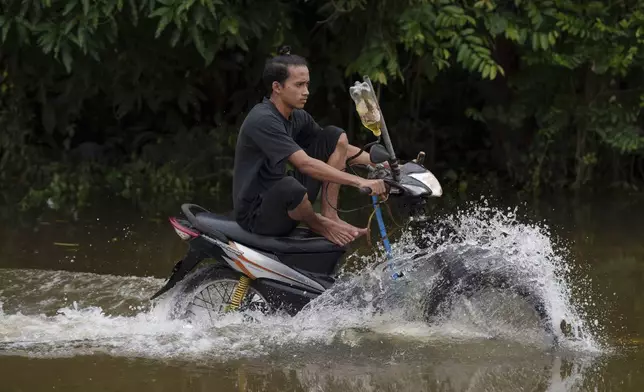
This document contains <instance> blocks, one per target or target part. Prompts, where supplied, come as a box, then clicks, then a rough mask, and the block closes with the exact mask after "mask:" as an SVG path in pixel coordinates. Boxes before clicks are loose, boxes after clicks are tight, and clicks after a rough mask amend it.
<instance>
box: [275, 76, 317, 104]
mask: <svg viewBox="0 0 644 392" xmlns="http://www.w3.org/2000/svg"><path fill="white" fill-rule="evenodd" d="M288 73H289V75H288V78H286V80H285V81H284V84H283V85H280V84H279V83H277V82H274V83H273V86H274V88H273V91H275V92H277V94H278V95H279V97H280V99H281V100H282V102H284V103H285V104H286V105H288V106H289V107H291V108H297V109H302V108H303V107H304V104H305V103H306V100H307V99H308V98H309V69H308V68H307V67H306V66H290V67H288ZM275 85H277V86H275Z"/></svg>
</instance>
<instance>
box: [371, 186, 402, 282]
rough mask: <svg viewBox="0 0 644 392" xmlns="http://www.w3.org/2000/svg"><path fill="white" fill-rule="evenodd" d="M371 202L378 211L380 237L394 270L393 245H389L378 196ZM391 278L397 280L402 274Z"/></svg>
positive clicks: (372, 198)
mask: <svg viewBox="0 0 644 392" xmlns="http://www.w3.org/2000/svg"><path fill="white" fill-rule="evenodd" d="M371 201H372V202H373V208H374V210H375V211H376V220H378V228H379V229H380V237H381V238H382V244H383V245H384V246H385V252H386V253H387V260H389V261H390V262H389V269H391V270H393V268H394V266H393V263H391V259H392V258H393V256H392V255H391V244H390V243H389V237H387V229H386V228H385V221H384V220H383V219H382V211H381V210H380V204H378V196H371ZM391 277H392V278H393V279H397V278H399V277H400V274H398V273H397V272H394V273H393V274H392V275H391Z"/></svg>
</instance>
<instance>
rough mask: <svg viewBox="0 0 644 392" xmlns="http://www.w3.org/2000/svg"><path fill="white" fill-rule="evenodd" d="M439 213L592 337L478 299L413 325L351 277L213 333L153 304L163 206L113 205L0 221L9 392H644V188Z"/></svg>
mask: <svg viewBox="0 0 644 392" xmlns="http://www.w3.org/2000/svg"><path fill="white" fill-rule="evenodd" d="M222 210H225V206H224V207H220V208H219V209H217V208H215V209H214V211H217V212H221V211H222ZM177 211H178V206H177ZM433 211H434V213H435V214H436V215H435V216H437V217H440V218H441V219H444V220H446V221H450V222H453V226H454V227H455V228H456V229H457V230H458V231H459V232H460V233H461V236H460V237H459V239H458V240H454V241H460V242H462V244H467V245H470V246H471V245H473V244H479V243H481V244H484V246H485V247H486V248H487V249H488V250H490V251H492V252H494V253H495V254H496V255H497V256H498V257H496V258H495V259H494V261H493V263H496V264H494V265H491V267H489V266H488V264H485V263H492V261H490V260H469V261H468V262H469V263H471V264H472V265H480V268H498V267H499V265H498V263H503V264H505V265H504V266H503V267H504V268H505V267H508V268H513V269H514V270H516V272H517V274H521V276H523V279H524V281H525V283H526V284H531V285H533V286H534V287H535V290H540V292H542V293H543V296H544V298H545V299H546V300H547V303H548V304H549V305H550V308H549V309H550V311H551V312H552V316H553V317H554V319H557V320H559V319H560V318H565V319H566V320H567V321H572V322H573V323H574V324H575V326H577V327H578V328H579V329H580V330H582V332H583V333H582V334H581V336H578V337H577V338H576V339H575V340H574V341H572V340H571V341H564V342H563V344H561V346H559V347H557V348H552V347H550V346H548V345H545V344H543V343H542V341H541V338H540V336H541V335H540V332H539V331H538V330H537V329H536V327H535V326H533V325H530V324H529V323H526V324H525V325H524V324H519V325H518V326H516V325H515V326H510V323H509V321H508V318H511V317H515V316H517V314H519V313H521V312H522V311H523V310H522V309H520V308H514V309H511V310H510V311H507V309H506V311H504V312H502V311H497V309H495V308H494V309H491V308H489V307H488V308H486V310H481V309H478V310H477V309H476V306H474V310H472V309H469V308H468V309H469V310H465V311H462V312H455V314H454V315H452V316H450V317H446V318H445V319H444V320H442V321H441V322H439V323H436V324H434V325H428V324H426V323H423V322H421V321H418V320H414V319H413V317H411V318H410V317H408V316H409V314H410V313H413V311H414V307H413V304H412V303H411V302H413V301H404V300H402V301H401V302H395V301H394V300H389V301H390V302H391V301H394V302H393V303H388V304H387V310H386V311H384V312H380V313H377V314H374V312H372V311H369V310H368V309H367V310H365V309H362V308H357V307H354V306H352V304H353V302H352V300H353V298H350V297H349V296H348V294H347V293H348V292H351V290H344V289H343V288H342V287H341V286H338V287H340V288H338V289H337V290H332V291H331V292H330V293H329V295H327V296H324V295H323V296H321V297H320V298H318V300H319V301H317V303H314V304H313V306H311V308H309V309H306V310H305V311H303V312H302V313H300V314H298V315H296V316H295V317H287V316H281V315H273V316H265V317H259V319H258V322H256V323H248V322H247V321H246V320H245V319H244V318H243V317H242V316H241V315H239V314H228V315H226V316H225V317H222V319H221V320H217V322H216V324H215V325H214V326H210V327H208V328H203V327H200V326H198V325H192V324H189V323H186V322H184V321H179V320H172V319H169V318H168V311H167V304H166V303H164V302H163V301H161V302H160V303H158V304H154V305H153V304H151V303H150V301H149V300H148V299H149V297H150V296H151V295H152V294H153V293H154V292H155V291H156V290H158V289H159V288H160V287H161V286H162V285H163V284H164V279H165V277H166V276H167V274H168V273H169V272H170V270H171V269H172V266H173V265H174V263H175V262H176V261H177V260H178V259H180V258H181V257H182V255H183V253H184V251H185V249H186V245H185V244H184V243H182V242H181V241H180V240H179V238H178V237H177V236H176V234H175V233H174V231H173V230H172V228H171V226H170V225H169V224H168V223H167V220H166V216H165V215H164V214H161V215H160V216H159V217H158V218H154V219H152V218H150V217H149V216H142V215H141V214H140V213H136V212H134V210H133V209H131V208H128V207H125V206H113V205H110V206H107V205H105V206H95V208H93V209H92V210H89V211H86V212H83V213H81V214H80V215H79V216H78V219H77V220H73V219H65V218H62V217H61V216H57V215H56V214H55V213H53V212H52V213H50V214H48V215H47V216H46V217H45V218H43V219H41V220H39V221H38V222H29V221H27V222H22V224H20V225H18V224H16V225H14V224H9V223H5V224H4V225H2V227H0V374H1V375H2V377H1V383H2V384H1V385H2V387H0V390H2V391H52V390H65V391H88V390H91V391H271V392H272V391H420V390H423V391H569V390H570V391H641V390H644V292H643V291H642V290H641V287H644V234H643V233H644V219H643V214H642V212H643V211H644V201H642V200H641V198H640V199H639V200H638V199H636V198H635V197H625V196H622V197H611V198H604V199H603V200H592V201H572V200H563V201H561V200H551V201H545V200H540V201H539V203H533V202H530V203H519V202H516V201H514V200H513V199H512V198H507V199H505V200H504V201H503V202H499V201H481V200H477V201H475V202H468V203H466V202H461V203H456V204H454V203H447V202H445V201H443V200H437V201H436V208H435V209H434V210H433ZM364 218H365V217H364V215H358V216H356V217H354V218H353V219H352V223H359V222H364V221H365V220H364ZM403 234H405V235H403V236H402V238H400V239H399V240H398V242H397V244H398V246H397V247H396V255H397V256H396V262H397V265H398V266H400V268H408V270H407V271H408V272H409V273H408V274H407V276H408V278H409V279H410V282H411V283H410V284H409V286H408V287H411V289H409V290H410V292H412V294H413V293H414V292H418V291H420V290H422V289H423V287H425V286H424V284H425V283H426V282H427V281H429V280H430V279H431V278H430V277H429V276H425V275H423V272H424V266H423V265H422V260H421V261H414V264H413V265H411V264H410V263H411V261H409V260H408V259H406V256H407V255H408V254H407V253H408V252H410V251H411V250H410V249H411V245H409V244H407V245H404V244H406V242H405V241H408V240H409V236H411V235H412V234H411V233H405V232H403ZM421 234H422V233H421ZM413 235H415V236H418V235H420V234H418V233H417V232H415V233H414V234H413ZM374 238H375V237H374ZM396 238H399V237H396ZM428 239H429V240H431V239H432V236H431V235H429V234H428ZM451 245H458V244H454V243H452V244H451ZM451 245H450V246H451ZM357 246H359V249H358V250H357V251H358V252H357V253H356V255H354V256H351V257H349V259H348V264H349V265H351V266H353V267H354V269H355V270H357V272H352V273H351V274H348V275H347V276H345V280H344V281H343V282H344V283H343V284H344V285H345V286H346V287H349V288H354V287H356V286H360V285H362V286H364V287H370V289H369V290H371V291H369V290H367V291H366V292H365V294H364V295H365V296H367V295H368V296H369V298H371V297H374V296H378V292H376V291H377V289H374V287H381V286H382V285H392V284H393V283H391V282H385V281H384V280H383V281H380V280H378V277H377V276H376V275H377V273H376V272H374V271H369V268H368V267H365V269H363V270H360V268H355V267H356V266H360V265H366V266H368V265H370V264H369V262H370V261H372V260H374V257H375V256H373V252H372V251H371V250H370V249H369V248H368V247H367V244H366V241H364V240H361V241H359V243H358V244H357ZM374 282H377V283H379V284H380V285H378V284H373V283H374ZM346 287H345V288H346ZM383 290H387V288H386V287H385V288H383ZM343 296H347V297H343ZM365 298H367V297H365ZM501 305H503V306H506V307H507V306H511V305H507V304H501ZM501 305H499V306H501Z"/></svg>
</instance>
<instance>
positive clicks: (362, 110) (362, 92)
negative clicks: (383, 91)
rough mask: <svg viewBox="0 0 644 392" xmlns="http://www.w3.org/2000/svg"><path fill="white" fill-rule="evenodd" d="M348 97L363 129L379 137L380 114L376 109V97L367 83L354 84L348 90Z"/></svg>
mask: <svg viewBox="0 0 644 392" xmlns="http://www.w3.org/2000/svg"><path fill="white" fill-rule="evenodd" d="M349 95H351V98H352V99H353V102H355V104H356V111H357V112H358V115H359V116H360V121H361V122H362V125H364V126H365V128H367V129H369V130H370V131H371V132H373V134H374V136H376V137H380V134H381V131H380V124H381V118H382V116H381V114H380V110H379V109H378V101H377V99H376V95H375V94H374V92H373V91H372V90H371V88H370V86H369V84H368V83H367V82H355V84H354V85H353V87H350V88H349Z"/></svg>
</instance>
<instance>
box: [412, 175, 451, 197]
mask: <svg viewBox="0 0 644 392" xmlns="http://www.w3.org/2000/svg"><path fill="white" fill-rule="evenodd" d="M409 177H411V178H415V179H416V180H418V181H420V182H422V183H423V184H424V185H425V186H427V187H428V188H429V189H431V191H432V194H431V196H434V197H440V196H442V195H443V188H442V187H441V184H440V182H438V180H437V179H436V177H435V176H434V175H433V174H432V172H430V171H429V170H427V171H425V172H423V173H412V174H409Z"/></svg>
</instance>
